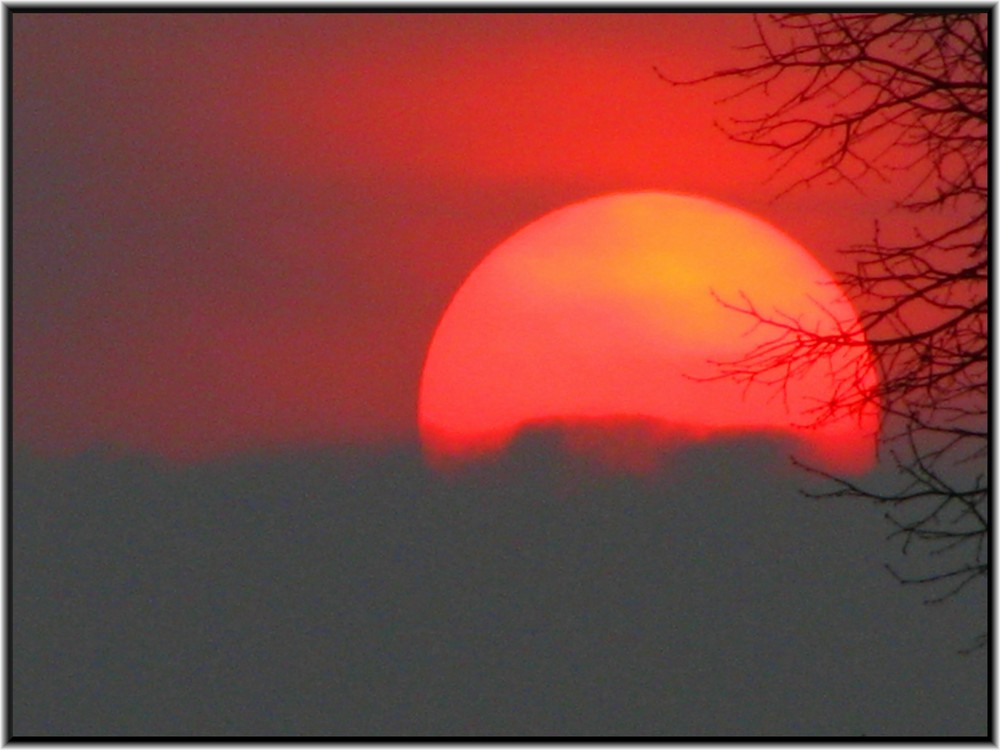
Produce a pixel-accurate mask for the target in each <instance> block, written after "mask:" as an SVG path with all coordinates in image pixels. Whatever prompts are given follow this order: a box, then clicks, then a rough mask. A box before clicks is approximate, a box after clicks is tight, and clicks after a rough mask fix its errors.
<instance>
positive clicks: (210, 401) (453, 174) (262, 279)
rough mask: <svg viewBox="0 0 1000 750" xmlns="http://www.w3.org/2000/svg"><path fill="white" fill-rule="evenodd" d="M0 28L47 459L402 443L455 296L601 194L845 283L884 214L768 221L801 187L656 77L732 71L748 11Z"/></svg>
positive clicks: (835, 192)
mask: <svg viewBox="0 0 1000 750" xmlns="http://www.w3.org/2000/svg"><path fill="white" fill-rule="evenodd" d="M12 27H13V44H14V69H13V75H14V81H13V86H14V88H13V94H14V103H15V107H14V153H13V160H12V166H13V174H14V185H15V190H14V196H13V197H14V216H13V232H14V243H15V246H16V247H17V253H16V255H15V258H14V277H15V282H14V315H13V328H14V353H15V355H14V359H13V364H14V381H13V383H14V393H15V409H14V415H13V416H14V424H15V436H16V439H17V440H18V442H19V443H20V442H22V441H23V442H24V443H25V444H27V445H31V446H33V447H36V448H37V449H39V450H43V451H47V452H53V451H55V452H60V453H65V452H73V451H77V450H80V449H82V448H85V447H87V446H88V445H93V444H102V445H105V446H108V447H112V448H114V449H117V450H122V451H125V452H128V451H151V452H154V453H158V454H166V455H168V456H171V457H174V458H184V457H187V458H207V457H212V456H215V455H220V454H226V453H231V452H234V451H240V450H242V449H247V448H261V447H265V448H266V447H275V446H281V445H292V446H294V445H310V446H317V445H322V444H329V443H333V444H337V443H342V442H344V441H348V442H350V441H355V440H363V441H366V442H369V443H375V444H385V443H393V442H398V441H400V440H406V439H410V438H412V437H413V436H414V435H415V429H416V428H415V423H416V395H417V387H418V380H419V375H420V370H421V366H422V364H423V358H424V355H425V352H426V350H427V347H428V345H429V343H430V339H431V336H432V334H433V331H434V327H435V325H436V324H437V322H438V320H439V319H440V316H441V314H442V313H443V311H444V308H445V306H446V305H447V303H448V301H449V299H450V298H451V296H452V295H453V294H454V293H455V291H456V290H457V288H458V287H459V286H460V284H461V282H462V281H463V279H464V278H465V277H466V276H467V275H468V274H469V272H470V271H471V270H472V269H473V268H474V267H475V265H476V264H477V263H478V262H479V261H480V260H481V259H482V258H483V257H484V256H485V255H486V254H487V253H488V252H489V251H490V250H491V249H492V248H493V247H495V246H496V245H498V244H499V243H500V242H501V241H503V240H504V239H506V237H508V236H509V235H510V234H512V233H513V232H514V231H516V230H517V229H519V228H520V227H522V226H524V225H525V224H527V223H528V222H530V221H532V220H534V219H537V218H538V217H539V216H541V215H544V214H545V213H548V212H549V211H551V210H553V209H556V208H559V207H562V206H564V205H567V204H569V203H573V202H576V201H579V200H583V199H586V198H589V197H593V196H595V195H600V194H604V193H608V192H620V191H630V190H643V189H661V190H669V191H674V192H682V193H692V194H695V195H704V196H707V197H711V198H715V199H717V200H721V201H723V202H727V203H730V204H732V205H734V206H737V207H739V208H743V209H745V210H747V211H749V212H751V213H753V214H755V215H758V216H760V217H762V218H764V219H765V220H768V221H770V222H772V223H773V224H775V225H776V226H778V227H780V228H781V229H782V230H783V231H785V232H787V233H788V234H789V235H791V236H792V237H794V238H795V239H796V240H797V241H799V242H800V243H802V244H803V245H804V246H805V247H807V248H809V249H810V250H812V251H813V252H814V253H815V254H816V255H817V257H818V258H819V259H820V260H821V261H822V262H825V263H826V264H827V266H828V267H830V268H833V269H834V270H836V268H837V264H838V262H839V261H838V258H837V255H836V251H837V250H838V249H840V248H842V247H844V246H845V245H847V244H850V243H852V242H860V241H863V240H865V239H867V238H868V235H869V233H870V231H871V218H872V217H874V216H875V215H876V214H877V212H878V211H879V210H880V209H883V208H884V207H885V206H886V205H887V203H888V195H887V197H886V200H880V196H879V195H878V194H875V195H870V194H869V195H860V194H857V193H856V192H854V191H852V190H851V189H850V188H847V187H843V186H841V187H838V188H835V189H824V190H822V191H817V192H815V193H809V194H808V195H807V194H805V193H803V192H798V193H794V194H792V195H791V196H788V197H785V198H783V199H781V200H778V201H774V198H775V196H776V194H777V193H778V192H779V190H780V188H781V187H782V186H784V184H785V183H784V182H783V180H790V179H794V177H795V176H796V175H795V173H794V172H792V173H790V174H788V175H787V176H785V177H782V178H779V179H778V180H777V181H775V182H768V181H767V179H768V177H769V176H770V175H771V172H772V170H773V164H772V163H771V162H770V161H769V160H768V158H767V155H766V154H765V153H764V152H762V151H759V150H756V149H748V148H746V147H742V146H740V145H738V144H735V143H732V142H730V141H729V140H728V139H727V137H726V136H725V135H724V134H723V133H721V132H720V131H719V130H718V129H717V128H716V127H715V126H714V125H713V122H714V121H715V120H720V119H723V118H724V117H725V116H726V114H728V113H729V111H728V110H727V109H726V108H724V107H716V106H714V105H713V101H714V100H715V99H716V98H719V97H721V96H723V95H724V94H726V93H731V91H732V89H731V88H730V89H728V90H727V89H726V87H725V86H721V87H719V86H715V87H713V86H706V87H696V88H672V87H670V86H669V85H667V84H666V83H664V82H663V81H662V80H660V78H659V77H658V76H657V75H656V73H655V71H654V66H658V67H659V68H660V69H661V70H662V71H664V72H665V73H668V74H669V75H671V76H673V77H676V78H685V77H695V76H698V75H702V74H705V73H708V72H710V71H712V70H715V69H717V68H720V67H724V66H726V65H728V64H732V63H733V62H734V61H735V60H737V59H739V58H738V57H737V56H736V55H737V53H736V52H735V51H734V50H733V47H734V46H735V45H739V44H746V43H748V42H749V41H752V39H753V26H752V21H751V18H750V17H749V16H747V15H726V14H719V15H712V14H653V15H641V14H640V15H627V14H621V15H615V14H611V15H608V14H569V15H562V14H515V15H495V16H490V15H467V14H459V15H449V14H429V15H404V14H384V15H383V14H369V15H352V14H333V15H323V14H319V15H309V14H305V15H296V14H290V15H286V14H221V15H212V14H210V15H199V14H184V13H177V14H164V15H157V14H94V15H87V14H55V15H50V14H33V13H19V14H16V15H15V16H14V18H13V22H12ZM752 104H753V102H752V101H751V102H750V103H749V105H752ZM749 105H748V104H746V103H745V104H744V105H742V106H749ZM738 113H741V112H739V111H737V112H734V114H738ZM876 187H877V186H876Z"/></svg>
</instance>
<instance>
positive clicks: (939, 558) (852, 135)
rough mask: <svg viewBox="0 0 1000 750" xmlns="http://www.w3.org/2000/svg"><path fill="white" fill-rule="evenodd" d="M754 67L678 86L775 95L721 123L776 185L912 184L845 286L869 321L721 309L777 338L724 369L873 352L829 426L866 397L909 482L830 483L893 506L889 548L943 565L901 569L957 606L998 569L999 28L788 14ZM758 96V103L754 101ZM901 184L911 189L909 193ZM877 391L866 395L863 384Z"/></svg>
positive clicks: (878, 16)
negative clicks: (844, 322) (833, 321)
mask: <svg viewBox="0 0 1000 750" xmlns="http://www.w3.org/2000/svg"><path fill="white" fill-rule="evenodd" d="M755 20H756V25H757V31H758V36H759V41H758V42H757V43H755V44H753V45H751V46H750V47H748V48H746V52H747V53H748V54H749V55H754V56H756V59H755V60H754V61H752V62H750V63H749V64H747V65H745V66H741V67H735V68H728V69H724V70H720V71H717V72H715V73H712V74H710V75H707V76H704V77H702V78H698V79H695V80H688V81H676V80H670V79H669V78H668V76H666V75H665V74H664V73H662V72H661V73H660V75H661V77H663V78H664V79H665V80H668V81H669V82H670V83H671V84H672V85H704V84H709V83H724V82H727V81H736V82H738V83H739V84H741V85H740V87H739V88H738V89H737V90H736V91H735V92H733V93H730V94H728V95H727V96H726V97H725V98H724V99H723V101H724V102H734V101H735V102H740V101H742V102H748V101H749V99H748V97H747V95H748V94H751V93H753V94H754V95H755V96H758V95H760V94H764V95H766V96H767V102H768V104H767V105H766V111H764V112H763V113H761V114H756V115H753V116H750V117H744V118H737V119H732V120H731V121H729V122H728V123H726V124H724V125H723V126H722V127H723V128H724V129H725V130H726V132H727V133H728V134H729V135H730V136H731V137H732V138H733V139H735V140H736V141H739V142H741V143H746V144H749V145H753V146H760V147H764V148H766V149H771V150H773V151H774V153H775V158H776V161H777V169H776V171H775V174H776V175H781V174H784V173H785V172H784V171H783V170H785V168H786V167H788V166H789V165H790V164H792V163H793V162H794V163H796V164H798V165H807V169H806V171H804V172H802V175H803V176H801V177H797V178H795V179H792V180H789V184H787V185H786V186H785V188H784V192H787V191H789V190H794V189H799V188H815V189H821V188H822V186H824V185H827V186H828V185H833V184H837V183H843V182H846V183H849V184H851V185H853V186H854V187H855V188H857V189H858V190H861V191H862V192H863V191H864V189H865V187H866V185H868V184H870V182H871V181H872V180H883V181H889V182H891V183H892V185H893V186H898V188H899V192H898V198H897V201H896V206H895V208H894V210H893V211H892V212H891V215H890V216H887V217H886V221H885V222H880V223H877V224H876V226H875V227H874V234H873V239H872V241H871V242H870V243H868V244H865V245H862V246H855V247H850V248H847V249H845V250H844V251H843V252H844V254H845V255H846V257H847V258H848V259H849V260H850V261H851V264H852V265H851V267H850V268H849V270H847V271H845V272H843V273H841V274H840V275H839V277H838V283H839V284H840V286H841V287H842V288H843V289H845V290H846V291H847V293H848V294H849V296H850V297H851V298H852V300H853V302H854V303H855V305H856V307H857V308H858V310H859V311H860V316H859V322H858V325H857V326H853V327H846V328H845V327H841V328H839V329H837V330H836V332H835V333H834V334H831V333H830V332H829V330H826V331H824V332H822V333H818V332H817V331H816V330H815V329H813V328H809V327H806V326H803V325H800V324H799V323H798V322H797V321H796V320H795V319H794V318H785V317H781V316H774V315H769V314H765V313H764V312H762V311H761V310H760V309H758V307H756V306H755V305H754V301H753V300H752V299H750V298H743V299H723V300H722V303H723V304H724V305H726V306H727V307H730V308H731V309H735V310H740V311H742V312H743V313H744V314H746V315H747V316H749V317H750V318H752V319H754V320H755V321H756V322H757V323H758V324H759V325H761V326H763V327H765V328H768V329H770V330H772V331H773V332H774V336H773V337H772V338H771V340H769V341H767V342H765V343H763V344H760V345H758V346H756V347H755V348H753V349H751V350H750V351H749V352H747V354H746V355H745V356H743V357H741V358H738V359H735V360H733V361H728V362H722V363H718V364H719V368H720V370H719V371H720V373H721V374H723V375H725V376H728V377H732V378H735V379H737V380H740V381H744V382H747V383H766V384H770V385H771V386H772V387H781V386H783V385H784V384H786V383H787V382H789V381H790V380H794V379H795V378H798V377H801V376H802V375H803V374H804V373H808V372H809V371H810V370H811V369H812V368H814V367H816V366H818V365H819V364H821V363H822V362H823V361H824V360H825V357H826V356H827V354H828V353H829V352H830V351H834V350H838V349H842V348H846V347H858V346H869V347H871V349H872V351H873V353H874V355H875V359H876V363H877V366H878V369H879V373H880V377H879V378H878V379H864V378H861V377H859V373H857V372H854V371H845V372H842V373H838V377H839V383H838V386H837V387H836V388H834V389H833V394H834V395H833V398H832V399H831V400H830V401H829V402H828V403H825V404H822V405H818V407H817V409H816V410H815V411H814V416H815V419H816V422H817V424H822V423H824V422H825V421H826V420H829V419H831V418H834V417H835V416H837V415H838V414H841V413H843V412H844V411H850V410H855V409H857V407H858V404H859V403H863V402H871V401H876V402H878V403H879V404H880V405H881V408H882V412H883V415H884V425H883V432H882V435H881V446H882V450H883V452H884V453H887V454H888V455H889V456H891V458H892V460H893V462H894V464H895V467H896V469H897V475H898V484H897V485H896V486H895V488H894V489H893V490H891V491H889V492H884V491H878V490H876V489H874V488H872V487H869V486H867V485H865V484H864V483H855V482H853V481H848V480H846V479H844V478H842V477H838V476H834V475H832V474H829V473H825V472H818V473H821V474H822V475H823V476H825V477H827V478H829V479H831V480H832V481H833V482H834V483H835V487H834V489H832V490H831V491H829V492H827V493H824V494H823V496H826V497H838V496H846V497H856V498H862V499H867V500H873V501H876V502H878V503H883V504H885V505H887V506H889V512H888V513H887V516H888V518H889V520H890V521H891V523H892V524H893V528H894V531H893V532H892V534H891V536H892V537H895V538H899V539H901V540H902V543H903V551H904V552H908V551H910V550H911V549H912V550H914V551H916V550H923V551H926V552H927V553H929V555H930V557H929V558H928V559H929V560H930V561H931V562H932V565H931V568H930V569H929V570H923V569H920V568H919V565H920V564H918V563H916V562H914V570H909V571H906V572H901V571H896V570H892V573H893V575H895V576H896V577H897V578H898V579H899V580H900V581H902V582H903V583H908V584H910V583H920V584H926V585H931V586H935V587H936V589H937V590H935V592H934V593H933V594H932V595H931V597H929V599H928V601H942V600H944V599H947V598H949V597H951V596H953V595H955V594H957V593H958V592H960V591H962V590H963V589H964V588H965V587H967V586H968V585H970V584H971V583H972V582H973V581H975V580H977V579H983V578H984V576H985V575H986V573H987V571H988V566H989V562H988V559H987V535H988V530H989V522H988V514H987V498H988V495H989V483H988V479H987V473H986V460H987V451H988V439H989V431H988V422H987V420H988V411H987V407H988V392H987V389H988V372H989V359H988V351H989V349H988V347H989V340H988V331H987V320H988V301H987V294H988V257H987V242H988V239H987V238H988V218H987V203H988V180H987V168H988V127H987V118H988V97H987V94H988V86H989V81H988V78H987V70H988V63H989V50H988V47H987V36H988V23H989V16H988V14H987V13H986V12H974V13H949V14H933V13H785V14H768V15H760V16H756V17H755ZM755 101H759V100H755ZM894 189H895V188H894ZM865 383H867V384H873V383H874V384H875V385H873V386H872V387H869V388H864V387H860V386H861V384H865Z"/></svg>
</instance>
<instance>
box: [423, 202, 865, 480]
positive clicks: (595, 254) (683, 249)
mask: <svg viewBox="0 0 1000 750" xmlns="http://www.w3.org/2000/svg"><path fill="white" fill-rule="evenodd" d="M713 295H715V296H713ZM740 295H746V297H747V298H748V299H750V300H751V301H752V302H753V304H754V305H755V307H756V308H757V309H758V310H760V311H761V312H765V313H775V312H780V313H782V314H785V315H790V316H792V317H794V318H796V319H797V320H798V321H799V322H800V323H801V324H803V325H804V326H806V327H808V328H811V329H815V330H818V331H820V332H823V331H830V332H831V333H832V332H833V331H834V330H836V327H837V326H838V325H839V326H847V327H849V326H852V325H854V324H856V322H857V316H856V313H855V311H854V309H853V307H852V305H851V304H850V302H849V301H848V300H847V298H846V297H845V295H844V293H843V292H842V290H841V289H840V288H839V287H838V286H837V285H836V284H835V283H834V281H833V279H832V277H831V276H830V274H829V272H827V271H826V270H825V269H824V268H823V267H822V265H820V264H819V263H818V262H817V261H816V260H815V259H814V258H813V257H812V255H811V254H810V253H809V252H808V251H807V250H805V249H804V248H803V247H801V246H800V245H798V244H797V243H796V242H795V241H793V240H792V239H790V238H789V237H787V236H786V235H784V234H783V233H781V232H780V231H779V230H777V229H775V228H774V227H772V226H771V225H769V224H767V223H766V222H764V221H762V220H760V219H758V218H756V217H753V216H751V215H749V214H747V213H746V212H744V211H741V210H739V209H735V208H732V207H729V206H725V205H723V204H721V203H718V202H716V201H712V200H706V199H703V198H696V197H691V196H685V195H674V194H670V193H658V192H644V193H627V194H615V195H609V196H604V197H599V198H594V199H591V200H587V201H584V202H581V203H576V204H574V205H571V206H568V207H566V208H562V209H559V210H556V211H553V212H551V213H549V214H547V215H546V216H544V217H542V218H541V219H539V220H538V221H535V222H534V223H532V224H530V225H528V226H526V227H525V228H524V229H522V230H520V231H519V232H517V233H516V234H514V235H513V236H512V237H510V238H509V239H508V240H506V241H505V242H503V243H502V244H501V245H500V246H499V247H497V248H496V249H495V250H493V252H492V253H490V254H489V255H488V256H487V257H486V258H485V260H483V261H482V262H481V263H480V264H479V266H478V267H477V268H476V269H475V270H474V271H473V272H472V274H471V275H470V276H469V278H468V279H467V280H466V281H465V283H464V284H463V285H462V287H461V288H460V289H459V290H458V292H457V293H456V294H455V296H454V298H453V299H452V301H451V303H450V305H449V306H448V308H447V310H446V311H445V314H444V316H443V318H442V320H441V322H440V324H439V325H438V327H437V330H436V332H435V334H434V338H433V340H432V342H431V346H430V349H429V351H428V354H427V360H426V363H425V366H424V371H423V377H422V382H421V388H420V403H419V421H420V431H421V438H422V440H423V443H424V448H425V452H426V454H427V456H428V458H429V459H430V460H431V462H432V463H433V464H442V463H443V462H445V461H453V460H455V459H462V458H463V457H465V456H473V455H477V454H479V453H481V452H482V451H484V450H492V449H497V448H500V447H502V446H503V445H504V444H505V443H506V442H508V441H509V440H510V439H511V438H512V437H513V436H514V434H515V433H516V432H517V431H518V429H520V428H521V427H524V426H525V425H529V424H533V423H537V422H554V421H559V420H566V421H567V422H577V423H578V422H580V421H586V420H610V419H616V418H619V419H620V418H628V419H638V418H641V419H643V420H648V421H650V422H653V423H656V424H660V425H662V426H663V427H664V429H666V430H672V431H675V432H683V433H685V434H688V435H690V436H691V437H693V438H695V439H700V438H705V437H710V436H711V435H713V434H718V433H726V432H728V433H732V432H737V431H738V432H744V431H745V432H754V431H763V432H769V433H774V432H775V431H777V432H780V433H781V434H783V435H787V436H790V437H792V438H794V440H795V441H796V442H797V443H798V444H799V446H800V450H801V452H802V453H803V454H804V455H805V457H806V458H808V459H810V460H814V461H819V462H820V463H821V464H822V465H824V467H825V468H830V469H837V470H842V471H860V470H864V469H866V468H869V467H870V465H871V464H872V462H873V459H874V444H875V440H874V438H875V434H876V432H877V430H878V413H877V408H876V407H875V406H871V407H869V408H866V409H865V410H863V411H861V412H855V413H852V414H845V415H844V416H843V418H841V419H839V420H837V421H834V422H830V423H826V424H823V425H820V426H814V425H812V419H811V417H810V415H809V412H810V410H811V409H813V408H815V407H816V406H817V404H819V403H826V402H829V401H830V400H831V398H832V397H833V395H834V390H833V389H834V387H835V385H836V382H837V375H838V373H843V372H845V371H852V370H856V369H857V368H859V366H860V369H861V370H865V371H867V372H868V373H869V374H868V376H867V377H868V378H869V382H867V383H866V384H865V385H866V386H871V385H872V384H873V383H872V380H873V379H874V378H875V374H874V369H873V368H871V367H865V365H867V364H869V363H870V361H871V360H870V357H871V354H870V352H869V351H868V349H867V347H854V348H851V349H850V350H846V349H845V350H843V351H839V352H837V353H835V354H834V355H833V356H832V357H830V358H829V361H828V362H825V363H821V365H820V366H815V367H812V368H811V369H810V370H809V372H808V373H806V374H805V375H803V376H801V377H795V378H794V379H792V380H790V381H789V382H788V384H787V390H786V392H785V393H784V394H776V392H775V391H774V390H773V389H771V388H767V387H764V386H759V387H751V388H749V389H747V388H746V387H745V385H744V384H741V383H737V382H735V381H733V380H729V379H710V380H705V378H706V377H710V376H712V375H715V374H717V373H718V371H717V369H716V367H715V365H713V364H712V362H713V361H714V362H719V361H732V360H736V359H739V358H740V357H741V356H743V355H745V354H747V353H748V352H749V351H750V350H751V349H752V348H753V347H754V346H756V345H757V344H761V343H764V342H765V341H767V340H769V339H773V338H774V336H775V333H774V331H773V330H767V329H766V328H765V327H757V328H754V327H753V325H752V323H753V321H752V320H751V319H750V318H748V317H747V316H746V315H744V314H742V313H739V312H736V311H733V310H731V309H727V308H726V307H725V306H724V305H722V304H720V302H719V299H722V300H728V301H732V302H739V301H740ZM847 368H851V370H847Z"/></svg>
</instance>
